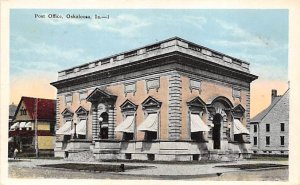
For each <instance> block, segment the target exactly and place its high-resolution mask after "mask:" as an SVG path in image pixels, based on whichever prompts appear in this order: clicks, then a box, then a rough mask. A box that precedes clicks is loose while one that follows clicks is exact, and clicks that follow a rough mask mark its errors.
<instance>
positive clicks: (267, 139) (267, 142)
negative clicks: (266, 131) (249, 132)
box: [266, 136, 270, 146]
mask: <svg viewBox="0 0 300 185" xmlns="http://www.w3.org/2000/svg"><path fill="white" fill-rule="evenodd" d="M266 145H267V146H268V145H270V136H266Z"/></svg>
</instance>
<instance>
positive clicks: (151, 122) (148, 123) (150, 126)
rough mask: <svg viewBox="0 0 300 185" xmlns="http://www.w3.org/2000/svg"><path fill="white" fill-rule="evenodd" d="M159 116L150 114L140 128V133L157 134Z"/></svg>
mask: <svg viewBox="0 0 300 185" xmlns="http://www.w3.org/2000/svg"><path fill="white" fill-rule="evenodd" d="M157 127H158V114H157V113H155V114H149V115H148V116H147V118H146V119H145V120H144V122H143V123H142V124H141V125H140V126H139V127H138V130H139V131H150V132H157Z"/></svg>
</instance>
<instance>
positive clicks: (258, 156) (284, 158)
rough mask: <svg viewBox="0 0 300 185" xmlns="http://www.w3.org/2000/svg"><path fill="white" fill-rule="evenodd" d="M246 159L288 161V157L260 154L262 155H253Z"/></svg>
mask: <svg viewBox="0 0 300 185" xmlns="http://www.w3.org/2000/svg"><path fill="white" fill-rule="evenodd" d="M248 160H255V161H288V160H289V158H288V157H282V156H262V155H254V156H252V157H251V158H250V159H248Z"/></svg>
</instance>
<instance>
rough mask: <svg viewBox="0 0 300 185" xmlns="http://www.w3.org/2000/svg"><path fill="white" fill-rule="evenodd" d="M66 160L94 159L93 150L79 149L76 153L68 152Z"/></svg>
mask: <svg viewBox="0 0 300 185" xmlns="http://www.w3.org/2000/svg"><path fill="white" fill-rule="evenodd" d="M65 160H67V161H95V158H94V155H93V151H80V152H76V153H69V156H68V158H65Z"/></svg>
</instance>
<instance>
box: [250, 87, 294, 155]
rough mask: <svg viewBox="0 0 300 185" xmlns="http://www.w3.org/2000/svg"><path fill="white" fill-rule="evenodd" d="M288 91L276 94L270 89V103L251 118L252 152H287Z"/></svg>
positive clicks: (285, 153) (284, 153)
mask: <svg viewBox="0 0 300 185" xmlns="http://www.w3.org/2000/svg"><path fill="white" fill-rule="evenodd" d="M289 91H290V89H288V90H287V91H286V92H285V93H284V94H283V95H282V96H278V95H277V90H272V95H271V99H272V102H271V105H270V106H269V107H267V108H266V109H265V110H263V111H262V112H260V113H259V114H257V115H256V116H255V117H253V118H252V119H251V122H250V125H251V127H250V136H251V145H252V150H253V153H256V154H268V155H269V154H276V155H288V154H289Z"/></svg>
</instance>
